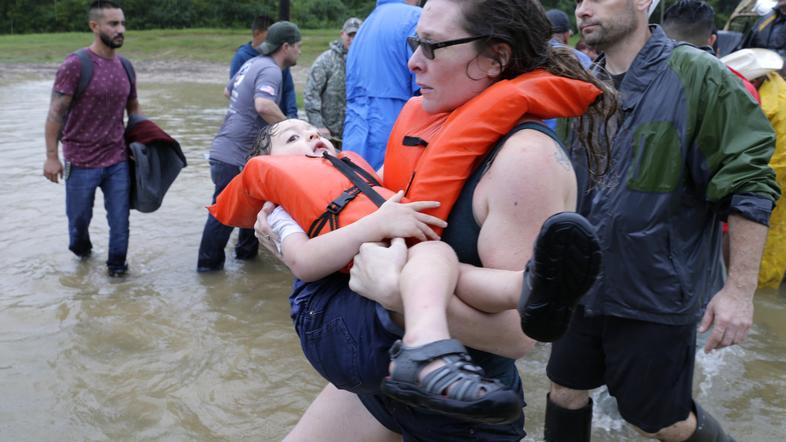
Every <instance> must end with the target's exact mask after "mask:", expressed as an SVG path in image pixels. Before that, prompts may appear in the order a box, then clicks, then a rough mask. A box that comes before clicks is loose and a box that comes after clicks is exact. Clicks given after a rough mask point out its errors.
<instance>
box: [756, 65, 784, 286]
mask: <svg viewBox="0 0 786 442" xmlns="http://www.w3.org/2000/svg"><path fill="white" fill-rule="evenodd" d="M759 94H760V95H761V108H762V110H763V111H764V115H766V116H767V118H768V119H769V120H770V124H772V128H773V129H774V130H775V152H774V153H773V154H772V159H770V167H771V168H772V169H773V170H774V171H775V175H776V179H777V181H778V184H779V185H780V186H781V189H786V81H784V80H783V78H781V76H780V75H778V73H777V72H771V73H770V74H769V75H768V76H767V80H765V81H764V84H762V86H761V87H760V88H759ZM784 193H786V192H784ZM784 272H786V201H784V198H783V195H781V197H780V198H778V201H776V203H775V209H774V210H773V211H772V216H771V217H770V231H769V233H768V234H767V244H766V245H765V246H764V254H763V256H762V259H761V269H760V270H759V287H760V288H761V287H771V288H778V287H779V286H780V285H781V281H782V280H783V274H784Z"/></svg>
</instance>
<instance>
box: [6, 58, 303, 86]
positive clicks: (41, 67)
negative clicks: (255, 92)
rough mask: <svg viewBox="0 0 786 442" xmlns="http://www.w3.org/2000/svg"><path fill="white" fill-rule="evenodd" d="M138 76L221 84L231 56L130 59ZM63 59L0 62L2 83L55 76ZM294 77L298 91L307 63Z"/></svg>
mask: <svg viewBox="0 0 786 442" xmlns="http://www.w3.org/2000/svg"><path fill="white" fill-rule="evenodd" d="M131 62H132V63H133V64H134V70H135V71H136V74H137V78H138V79H140V80H142V83H148V82H149V83H177V82H181V81H187V82H190V83H204V84H221V85H225V84H226V82H227V80H228V77H227V76H228V73H229V60H227V62H226V63H211V62H202V61H192V60H168V61H161V60H140V61H134V60H131ZM60 63H61V62H57V63H0V85H6V84H10V83H14V82H17V81H21V80H28V81H29V80H36V81H37V80H50V81H52V80H54V78H55V73H56V72H57V68H58V66H60ZM291 71H292V77H293V79H294V80H295V88H296V91H299V92H300V93H302V91H303V87H304V85H305V80H306V76H307V74H308V67H304V66H300V65H298V66H293V67H292V68H291Z"/></svg>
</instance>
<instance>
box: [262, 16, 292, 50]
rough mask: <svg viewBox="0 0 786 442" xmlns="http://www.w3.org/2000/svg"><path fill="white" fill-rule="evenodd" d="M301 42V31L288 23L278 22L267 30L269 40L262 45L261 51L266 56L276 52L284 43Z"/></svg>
mask: <svg viewBox="0 0 786 442" xmlns="http://www.w3.org/2000/svg"><path fill="white" fill-rule="evenodd" d="M299 41H300V29H298V27H297V25H296V24H294V23H292V22H288V21H277V22H275V23H273V24H272V25H270V27H269V28H267V38H265V41H264V42H263V43H262V44H261V45H260V47H259V51H260V52H262V54H264V55H270V54H272V53H273V52H276V51H277V50H278V48H280V47H281V45H282V44H284V43H289V44H295V43H297V42H299Z"/></svg>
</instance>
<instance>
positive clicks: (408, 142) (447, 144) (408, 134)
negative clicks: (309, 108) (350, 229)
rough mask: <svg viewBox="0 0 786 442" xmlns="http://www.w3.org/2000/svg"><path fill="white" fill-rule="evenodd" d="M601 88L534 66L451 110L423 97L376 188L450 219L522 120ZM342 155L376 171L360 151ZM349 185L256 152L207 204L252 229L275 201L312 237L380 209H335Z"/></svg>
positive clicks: (576, 104)
mask: <svg viewBox="0 0 786 442" xmlns="http://www.w3.org/2000/svg"><path fill="white" fill-rule="evenodd" d="M600 93H601V91H600V90H599V89H598V88H596V87H595V86H593V85H592V84H590V83H586V82H582V81H578V80H571V79H568V78H564V77H558V76H555V75H552V74H549V73H547V72H545V71H543V70H536V71H533V72H529V73H526V74H523V75H521V76H519V77H517V78H515V79H513V80H503V81H499V82H497V83H495V84H494V85H492V86H490V87H489V88H487V89H486V90H485V91H483V92H482V93H481V94H479V95H478V96H476V97H474V98H473V99H471V100H470V101H468V102H467V103H465V104H464V105H462V106H461V107H459V108H457V109H455V110H454V111H453V112H451V113H440V114H429V113H427V112H426V111H424V110H423V107H422V105H421V103H420V101H421V98H420V97H416V98H413V99H411V100H410V101H409V102H407V104H406V105H405V106H404V108H403V109H402V111H401V114H400V115H399V117H398V119H397V120H396V123H395V125H394V126H393V131H392V133H391V137H390V140H389V142H388V146H387V153H386V155H385V163H384V164H385V168H384V187H379V186H373V188H374V190H376V191H377V192H378V193H379V194H380V195H381V196H382V197H383V198H384V199H387V198H389V197H390V196H391V195H392V194H394V193H395V192H396V191H398V190H402V189H405V190H406V191H407V197H408V199H409V200H411V201H421V200H433V201H439V202H440V203H441V205H440V207H439V208H437V209H434V210H431V211H430V213H431V214H433V215H435V216H438V217H439V218H442V219H447V216H448V214H449V213H450V210H451V209H452V207H453V204H454V203H455V201H456V199H457V198H458V195H459V193H460V192H461V188H462V187H463V185H464V182H465V181H466V180H467V178H468V177H469V176H470V174H471V173H472V171H473V170H474V168H475V166H476V165H477V164H478V163H479V162H480V160H481V159H482V158H483V156H484V155H485V154H486V153H487V152H488V151H489V150H490V149H491V148H492V147H493V146H494V144H495V143H497V141H498V140H499V139H500V138H502V137H503V136H504V135H505V134H507V133H508V132H510V130H511V129H513V127H515V125H516V124H517V123H518V122H519V121H521V120H523V119H527V118H536V119H545V118H557V117H576V116H579V115H581V114H583V113H584V112H585V111H586V109H587V107H588V106H589V105H590V104H591V103H592V102H593V101H594V100H595V99H596V98H597V97H598V95H600ZM426 146H428V147H427V148H425V147H426ZM424 148H425V149H424ZM341 156H342V157H349V158H351V161H353V162H354V163H356V164H357V165H358V166H361V168H362V169H364V170H365V171H367V172H369V173H372V174H373V170H372V169H371V166H369V165H368V163H366V162H365V161H363V160H362V159H361V158H360V157H359V156H358V155H357V154H354V153H352V152H347V153H342V154H341ZM374 178H377V177H376V176H375V177H374ZM352 187H353V184H352V183H351V182H350V181H349V179H347V177H346V176H345V175H344V174H343V173H341V172H339V171H338V170H337V169H335V168H334V167H333V166H331V165H330V164H329V163H328V162H327V160H325V159H320V158H310V157H292V156H281V157H271V156H265V157H255V158H252V159H251V160H249V162H248V164H247V165H246V166H245V167H244V169H243V171H242V172H241V173H240V174H239V175H238V176H237V177H235V178H234V179H233V180H232V181H231V182H230V184H229V185H228V186H227V187H226V188H225V189H224V191H223V192H221V194H220V195H219V196H218V198H217V200H216V204H215V205H213V206H211V207H209V208H208V209H209V210H210V213H211V214H212V215H213V216H214V217H216V219H217V220H218V221H219V222H221V223H222V224H226V225H230V226H235V227H246V228H250V227H252V226H253V225H254V222H255V220H256V215H257V213H258V212H259V210H260V209H261V207H262V204H263V203H264V201H271V202H274V203H277V204H280V205H282V206H284V208H285V209H286V210H287V212H289V214H290V215H291V216H292V217H293V218H294V219H295V221H296V222H297V223H298V224H299V225H300V226H301V227H302V228H303V229H304V230H307V231H309V233H310V234H311V233H314V230H315V229H314V226H315V220H319V219H323V220H324V219H325V218H326V214H327V215H328V218H329V217H330V215H336V218H335V222H332V223H329V224H330V225H327V227H328V228H324V227H323V228H322V229H321V230H319V231H318V232H316V233H317V234H323V233H327V232H329V231H330V230H333V229H335V228H337V227H340V226H344V225H347V224H350V223H352V222H354V221H357V220H358V219H359V218H361V217H363V216H364V215H367V214H369V213H371V212H373V211H374V210H376V209H377V205H376V204H374V203H373V202H371V200H369V198H368V196H367V195H364V194H362V193H360V194H356V196H355V197H354V199H352V200H351V201H349V202H348V203H347V204H345V205H344V208H343V209H342V210H340V211H337V210H336V209H337V207H336V206H337V205H336V201H340V200H342V198H341V195H342V194H343V193H345V192H346V191H347V190H348V189H350V188H352ZM333 212H337V213H333ZM435 230H436V231H437V232H438V233H439V229H436V228H435ZM311 236H313V235H311Z"/></svg>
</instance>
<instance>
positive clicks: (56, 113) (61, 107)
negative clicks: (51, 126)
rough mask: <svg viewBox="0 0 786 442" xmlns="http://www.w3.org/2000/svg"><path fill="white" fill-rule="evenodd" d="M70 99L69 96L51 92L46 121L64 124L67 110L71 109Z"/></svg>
mask: <svg viewBox="0 0 786 442" xmlns="http://www.w3.org/2000/svg"><path fill="white" fill-rule="evenodd" d="M71 99H72V97H71V96H70V95H65V94H62V93H60V92H56V91H54V92H52V101H51V103H50V104H49V113H48V114H47V116H46V119H47V120H48V121H51V122H52V123H55V124H59V125H62V124H64V123H65V117H66V115H68V109H69V108H70V107H71Z"/></svg>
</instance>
